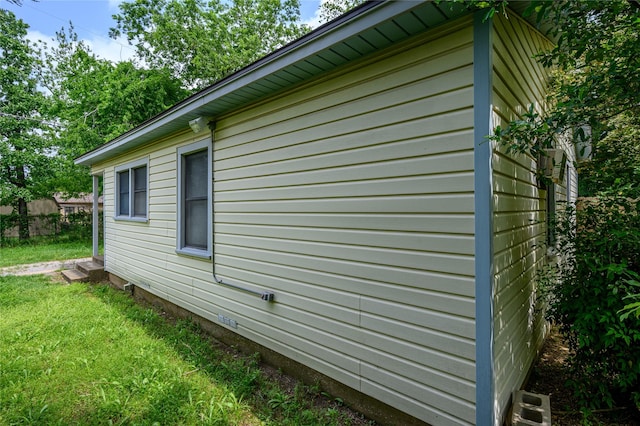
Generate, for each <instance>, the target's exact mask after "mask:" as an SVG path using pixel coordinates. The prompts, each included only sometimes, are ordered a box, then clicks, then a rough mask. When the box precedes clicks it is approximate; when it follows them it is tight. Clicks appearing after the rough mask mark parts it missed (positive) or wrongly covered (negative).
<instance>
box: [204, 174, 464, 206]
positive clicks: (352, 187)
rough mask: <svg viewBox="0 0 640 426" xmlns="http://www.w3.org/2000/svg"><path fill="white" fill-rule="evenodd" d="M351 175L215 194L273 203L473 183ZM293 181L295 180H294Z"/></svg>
mask: <svg viewBox="0 0 640 426" xmlns="http://www.w3.org/2000/svg"><path fill="white" fill-rule="evenodd" d="M356 178H357V177H356V176H355V175H354V176H353V177H352V176H346V177H345V181H343V182H336V183H327V184H316V185H311V184H309V185H301V186H298V185H289V186H288V187H282V188H264V189H256V190H235V191H223V190H219V191H218V192H216V201H217V202H219V203H225V202H234V201H245V202H246V201H277V200H304V199H318V198H321V199H323V200H326V199H327V198H344V197H370V196H385V195H405V194H440V193H457V192H458V193H459V192H465V191H468V190H469V185H470V184H473V174H472V173H466V174H449V175H437V176H416V177H408V178H388V179H378V180H375V182H372V181H362V182H352V181H349V179H356ZM294 181H295V180H294Z"/></svg>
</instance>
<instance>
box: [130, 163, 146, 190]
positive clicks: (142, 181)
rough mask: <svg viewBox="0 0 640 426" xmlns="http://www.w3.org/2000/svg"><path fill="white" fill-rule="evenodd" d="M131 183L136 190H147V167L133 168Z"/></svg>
mask: <svg viewBox="0 0 640 426" xmlns="http://www.w3.org/2000/svg"><path fill="white" fill-rule="evenodd" d="M133 184H134V187H133V189H135V190H136V191H138V190H142V191H146V190H147V167H146V166H143V167H138V168H137V169H133Z"/></svg>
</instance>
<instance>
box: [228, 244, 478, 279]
mask: <svg viewBox="0 0 640 426" xmlns="http://www.w3.org/2000/svg"><path fill="white" fill-rule="evenodd" d="M216 245H217V250H219V251H221V252H223V253H224V252H226V247H225V246H243V247H248V248H250V249H258V250H271V251H279V252H285V253H287V252H288V253H296V254H302V255H307V256H314V257H318V258H327V259H336V260H338V261H357V262H365V263H375V264H378V265H389V266H395V267H404V268H411V269H422V270H429V271H439V272H450V273H454V274H467V275H472V274H473V271H474V269H473V266H474V262H473V258H472V257H471V256H462V255H452V254H447V255H444V254H440V253H430V252H417V251H410V250H390V249H389V250H385V249H379V248H375V247H361V246H353V245H335V244H325V243H316V242H308V241H289V240H285V239H275V238H259V237H251V238H249V237H243V236H238V235H235V236H227V235H224V234H222V235H216Z"/></svg>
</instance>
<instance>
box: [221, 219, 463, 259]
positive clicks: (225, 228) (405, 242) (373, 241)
mask: <svg viewBox="0 0 640 426" xmlns="http://www.w3.org/2000/svg"><path fill="white" fill-rule="evenodd" d="M216 233H217V234H218V235H223V234H227V235H239V236H245V237H263V238H287V239H291V240H300V241H303V240H306V241H312V242H321V243H334V244H350V245H358V246H371V247H381V248H396V249H403V248H404V249H409V250H420V251H429V252H438V253H458V254H468V255H472V254H473V236H460V235H446V234H415V233H412V232H404V233H399V232H375V231H372V230H366V231H365V230H347V229H331V228H310V227H308V228H293V227H285V226H277V227H272V226H256V225H234V224H219V225H218V226H217V227H216Z"/></svg>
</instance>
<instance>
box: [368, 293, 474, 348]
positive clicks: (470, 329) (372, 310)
mask: <svg viewBox="0 0 640 426" xmlns="http://www.w3.org/2000/svg"><path fill="white" fill-rule="evenodd" d="M451 299H454V298H451ZM441 301H442V302H443V303H445V306H441V308H440V309H439V311H440V313H438V312H429V313H427V312H426V311H425V310H424V309H420V308H417V307H411V306H402V305H398V304H396V303H393V302H388V301H386V300H380V299H370V298H367V297H363V298H362V301H361V302H360V303H361V309H362V312H363V313H369V314H372V315H374V314H375V315H380V316H383V317H385V318H391V319H395V320H397V321H402V322H403V323H408V324H415V325H422V326H426V327H427V328H430V329H434V330H442V331H445V332H447V333H449V334H455V335H457V336H460V337H465V338H468V339H473V338H475V322H474V321H473V318H472V317H469V316H464V317H463V316H456V315H453V314H450V313H444V312H448V311H449V310H448V309H447V307H446V303H450V304H452V305H453V304H459V305H461V306H463V307H464V306H466V307H469V306H470V305H472V304H471V303H470V302H469V300H468V299H467V300H463V301H454V300H450V301H446V300H444V298H443V299H441ZM454 302H455V303H454ZM457 309H459V306H457V307H456V308H455V310H457ZM469 311H470V312H468V313H467V315H470V316H473V314H474V308H473V306H472V307H471V309H469ZM428 320H430V322H428ZM447 322H448V324H447ZM381 331H383V330H381ZM391 335H393V334H391ZM397 337H400V336H397ZM400 338H401V337H400ZM417 342H420V341H419V340H418V341H417Z"/></svg>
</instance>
